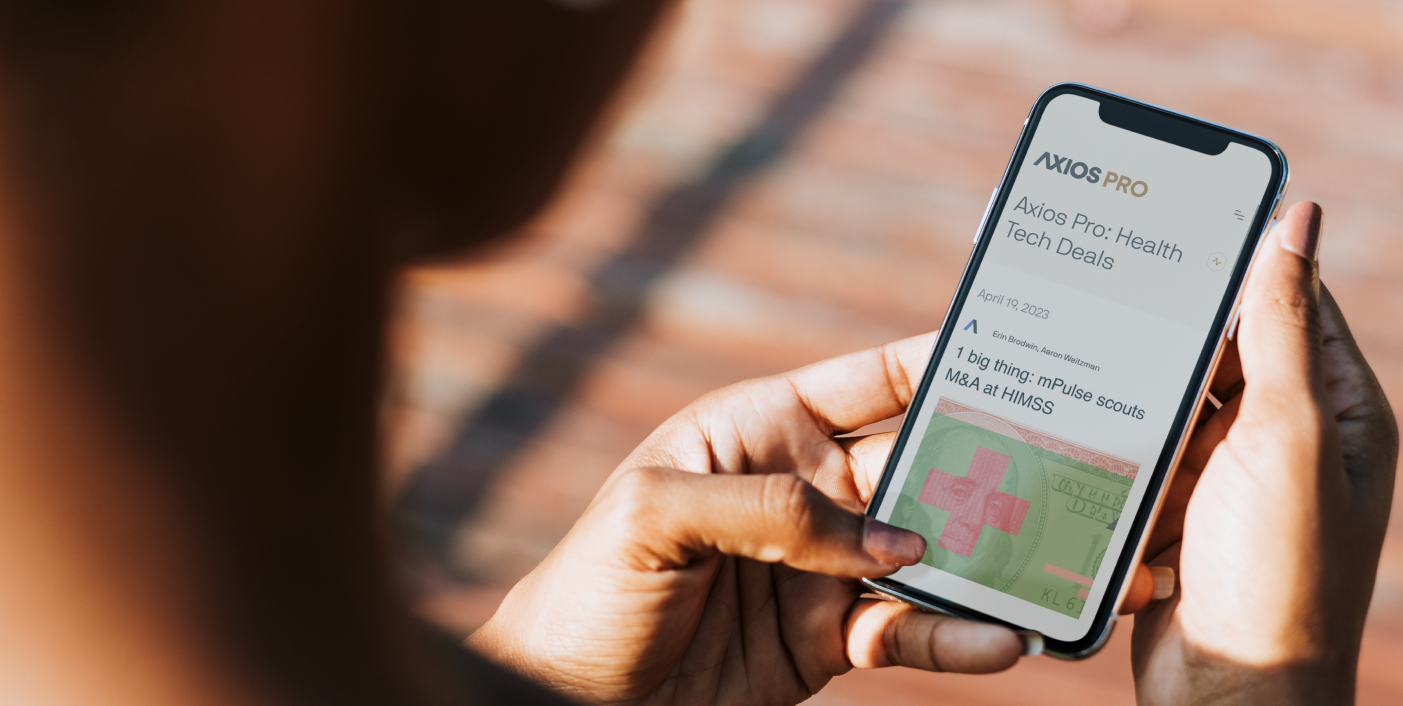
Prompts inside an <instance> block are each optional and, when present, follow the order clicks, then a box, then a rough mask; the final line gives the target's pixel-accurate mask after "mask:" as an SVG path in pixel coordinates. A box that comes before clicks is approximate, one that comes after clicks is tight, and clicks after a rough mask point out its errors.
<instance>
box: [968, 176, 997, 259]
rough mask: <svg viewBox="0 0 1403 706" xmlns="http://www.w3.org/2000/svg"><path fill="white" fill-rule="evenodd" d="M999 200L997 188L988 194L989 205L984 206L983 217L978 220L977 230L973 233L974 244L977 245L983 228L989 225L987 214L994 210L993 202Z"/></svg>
mask: <svg viewBox="0 0 1403 706" xmlns="http://www.w3.org/2000/svg"><path fill="white" fill-rule="evenodd" d="M998 198H999V187H997V186H996V187H994V191H993V193H991V194H989V203H988V204H987V205H985V206H984V216H983V217H982V218H980V219H979V230H976V231H974V244H975V245H978V244H979V236H981V235H983V234H984V226H987V225H989V212H990V211H993V210H994V202H995V201H997V200H998Z"/></svg>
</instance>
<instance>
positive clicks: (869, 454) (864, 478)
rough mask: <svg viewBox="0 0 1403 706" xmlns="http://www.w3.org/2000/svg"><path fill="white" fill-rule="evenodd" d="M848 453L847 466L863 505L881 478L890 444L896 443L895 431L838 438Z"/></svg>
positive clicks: (874, 490) (869, 498) (889, 452)
mask: <svg viewBox="0 0 1403 706" xmlns="http://www.w3.org/2000/svg"><path fill="white" fill-rule="evenodd" d="M838 442H839V444H841V445H842V447H843V451H844V452H845V453H847V455H848V468H849V469H850V470H851V474H852V480H853V485H854V486H855V487H856V488H857V495H858V498H859V499H860V500H861V501H862V505H863V506H864V507H865V506H866V505H867V502H868V501H869V500H871V499H872V494H873V493H874V492H876V490H877V484H878V483H880V482H881V480H882V472H883V471H884V470H886V467H887V456H888V455H890V454H891V447H892V444H895V443H896V432H887V433H884V434H873V435H871V436H856V437H848V438H844V439H839V440H838Z"/></svg>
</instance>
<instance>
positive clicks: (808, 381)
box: [783, 333, 937, 433]
mask: <svg viewBox="0 0 1403 706" xmlns="http://www.w3.org/2000/svg"><path fill="white" fill-rule="evenodd" d="M936 335H937V334H935V333H928V334H925V335H923V336H916V337H915V338H908V339H905V340H902V341H896V342H894V343H888V344H885V345H881V346H877V347H875V348H868V349H867V350H862V351H858V352H856V353H850V354H848V355H844V356H839V357H837V358H831V359H829V360H825V361H823V362H820V363H815V364H813V365H810V366H808V367H805V368H800V369H798V370H795V371H793V372H790V373H786V374H785V375H784V376H783V377H784V379H785V380H786V381H788V382H789V384H790V385H792V386H793V388H794V392H795V394H797V395H798V396H799V399H800V400H801V401H802V402H803V404H804V406H805V407H806V408H807V409H808V410H809V413H810V414H812V415H813V417H814V419H815V420H817V421H818V422H819V423H820V424H822V425H824V426H825V427H827V429H828V431H829V432H830V433H840V432H846V431H853V430H855V429H861V428H862V427H865V426H867V425H868V424H873V423H875V422H880V421H882V420H884V419H891V418H892V417H895V416H896V415H898V414H901V413H902V412H904V411H906V407H907V405H909V404H911V397H912V395H913V394H914V393H915V389H916V387H917V386H918V385H919V384H920V380H921V374H922V373H924V372H925V369H926V364H927V363H928V362H929V361H930V355H931V350H932V349H933V348H934V346H935V339H936Z"/></svg>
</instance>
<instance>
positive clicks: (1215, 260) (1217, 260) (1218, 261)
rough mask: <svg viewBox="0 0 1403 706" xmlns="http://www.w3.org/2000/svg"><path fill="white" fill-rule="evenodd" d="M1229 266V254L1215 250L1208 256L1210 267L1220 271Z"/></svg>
mask: <svg viewBox="0 0 1403 706" xmlns="http://www.w3.org/2000/svg"><path fill="white" fill-rule="evenodd" d="M1227 266H1228V256H1227V255H1224V254H1223V253H1220V252H1215V253H1213V254H1212V255H1209V256H1208V269H1210V270H1213V271H1214V272H1218V271H1220V270H1222V269H1223V268H1224V267H1227Z"/></svg>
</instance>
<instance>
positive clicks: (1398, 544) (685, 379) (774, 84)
mask: <svg viewBox="0 0 1403 706" xmlns="http://www.w3.org/2000/svg"><path fill="white" fill-rule="evenodd" d="M1069 80H1071V81H1079V82H1083V83H1089V84H1092V85H1096V86H1100V87H1103V88H1107V89H1110V90H1112V91H1117V92H1120V93H1124V94H1127V95H1130V96H1133V97H1136V98H1140V99H1143V100H1146V101H1149V102H1152V103H1156V104H1160V105H1164V106H1167V107H1171V108H1174V109H1177V110H1180V111H1182V112H1186V113H1189V114H1192V115H1197V116H1200V117H1203V118H1207V119H1210V120H1214V121H1218V122H1222V123H1225V124H1227V125H1231V126H1234V127H1237V128H1240V129H1244V130H1247V131H1250V132H1254V133H1257V134H1260V135H1262V136H1265V137H1267V138H1268V139H1271V140H1273V141H1275V142H1276V143H1277V144H1279V145H1280V146H1281V147H1282V148H1283V150H1284V151H1285V152H1286V154H1287V157H1288V158H1289V160H1290V162H1291V166H1292V173H1293V179H1292V186H1291V190H1290V192H1289V194H1288V200H1289V201H1296V200H1300V199H1313V200H1316V201H1319V202H1320V203H1322V204H1323V205H1324V206H1325V208H1326V212H1327V216H1326V230H1325V240H1324V246H1323V253H1322V256H1321V259H1322V265H1321V266H1322V270H1323V275H1324V279H1325V282H1326V284H1327V285H1328V286H1329V287H1330V288H1331V289H1332V290H1333V291H1334V293H1335V295H1336V297H1337V298H1338V299H1339V300H1340V302H1341V304H1342V305H1343V307H1344V309H1345V312H1346V314H1347V315H1349V316H1350V318H1351V322H1352V325H1353V328H1354V331H1355V333H1356V335H1357V336H1358V338H1359V341H1360V344H1361V345H1362V346H1363V348H1364V351H1365V353H1366V355H1367V356H1368V357H1369V359H1370V361H1371V362H1372V363H1373V365H1374V368H1375V370H1376V371H1377V372H1378V374H1379V376H1380V378H1381V379H1382V381H1383V383H1384V386H1385V387H1386V389H1387V390H1388V392H1389V395H1390V397H1391V398H1392V399H1393V400H1395V401H1398V400H1403V326H1400V322H1401V321H1403V277H1400V275H1399V274H1398V270H1399V266H1400V264H1403V238H1399V237H1398V236H1399V233H1400V230H1401V229H1400V224H1403V209H1399V208H1398V206H1399V205H1400V204H1403V199H1400V195H1403V2H1399V1H1398V0H1336V1H1335V2H1308V1H1306V0H1269V1H1268V0H1246V1H1240V2H1230V1H1226V0H1077V1H1075V2H1070V1H1053V0H1048V1H1043V2H1038V1H1013V0H979V1H968V0H687V2H686V4H685V5H684V6H682V8H681V9H680V11H679V16H678V18H677V21H676V25H675V27H674V28H673V31H672V32H671V33H670V35H669V36H668V37H667V39H666V40H665V41H661V42H660V43H659V45H658V46H657V47H656V50H655V51H653V52H652V53H651V54H650V56H649V58H648V60H647V61H646V62H645V65H644V66H643V67H641V69H640V71H639V73H638V76H637V77H636V78H635V80H634V81H633V84H632V87H631V89H630V91H629V95H628V98H627V100H624V101H621V104H622V106H623V107H622V108H621V110H619V111H618V112H617V115H616V116H615V119H614V120H613V121H612V129H611V130H609V131H608V132H607V133H606V134H603V135H602V136H601V138H600V139H599V140H597V141H596V143H595V144H594V145H593V146H592V147H591V149H590V150H589V152H588V154H587V155H586V157H585V158H584V159H583V160H582V162H581V164H580V165H579V166H578V168H577V170H576V172H575V173H574V174H573V176H572V177H571V179H570V181H569V184H568V185H567V187H566V188H565V189H564V190H563V191H562V193H561V194H560V195H559V197H558V198H557V200H556V202H555V203H554V204H553V206H551V208H550V209H549V211H548V212H547V213H546V214H545V215H543V216H542V217H541V218H540V219H538V220H537V221H536V222H534V223H532V224H531V225H530V226H528V227H527V228H525V229H524V232H523V233H522V234H521V235H520V236H519V237H517V238H515V239H513V240H511V241H510V242H508V243H505V244H503V245H500V246H498V247H495V248H493V249H490V250H488V251H486V252H478V253H474V254H473V256H472V257H468V258H464V259H463V260H462V261H461V262H456V263H446V264H443V265H439V266H434V267H425V268H420V269H416V270H414V271H412V272H409V273H407V275H406V276H405V278H404V281H403V287H402V296H401V304H400V309H399V313H398V317H397V322H396V325H395V329H394V332H393V337H392V341H391V345H392V347H393V351H394V354H393V367H392V370H391V371H390V375H391V376H392V382H393V384H392V388H391V393H390V395H389V397H388V398H387V400H386V405H385V424H386V426H387V428H388V429H389V434H390V439H391V444H390V446H389V448H388V449H387V452H386V454H387V458H386V464H385V465H386V469H387V470H386V482H387V484H388V485H390V486H391V487H392V488H393V489H394V490H395V491H396V492H397V493H398V497H399V498H400V502H399V507H398V509H397V512H398V513H399V515H400V517H401V518H402V519H403V520H404V524H405V527H406V529H407V534H408V536H409V541H410V543H411V545H412V548H413V551H414V554H415V559H416V560H415V562H413V567H414V568H413V569H412V576H411V577H410V578H411V581H412V583H413V585H414V586H415V588H416V590H417V591H418V592H419V599H420V605H421V608H422V610H423V611H424V612H425V613H426V614H428V615H430V616H432V617H434V618H435V619H437V620H439V621H440V622H442V623H443V624H445V625H447V626H449V627H450V628H451V629H453V630H456V631H458V632H460V633H463V634H466V633H467V632H469V631H471V630H472V629H473V628H474V627H475V626H477V625H478V624H480V623H481V622H482V621H484V620H485V619H486V618H487V617H488V616H489V615H491V613H492V611H493V610H494V609H495V607H496V605H497V604H498V602H499V601H500V600H501V598H502V596H503V595H504V594H505V592H506V590H507V589H508V588H509V587H510V586H511V585H512V583H514V582H515V581H516V580H517V579H519V578H520V577H521V576H523V575H524V574H525V573H526V572H528V571H530V569H531V568H532V567H533V566H534V565H535V564H536V563H537V562H538V561H539V560H540V559H541V558H542V557H544V556H545V555H546V553H547V552H549V551H550V550H551V548H552V547H553V546H554V545H555V543H556V542H557V541H558V540H559V539H560V538H561V537H562V536H564V534H565V532H566V531H567V530H568V529H569V528H570V526H571V524H572V523H573V522H574V520H575V518H576V517H578V515H579V514H580V513H581V512H582V511H583V509H584V508H585V506H586V505H587V504H588V502H589V500H590V498H591V497H592V496H593V495H594V493H595V491H596V490H597V489H598V487H599V486H600V484H601V483H602V482H603V480H604V479H605V477H606V476H607V475H608V474H609V473H610V472H611V471H612V470H613V468H614V467H615V465H616V464H617V463H618V462H619V461H620V460H621V459H622V458H623V457H624V456H625V455H626V454H627V453H628V452H629V451H630V450H632V448H633V447H634V446H636V445H637V444H638V443H639V442H640V441H642V440H643V438H644V437H645V436H646V435H647V434H648V433H649V432H650V431H651V430H652V429H653V428H654V427H655V426H656V425H658V424H659V423H660V422H662V421H663V420H664V419H666V418H667V417H668V416H670V415H671V414H672V413H674V412H675V411H677V410H678V409H679V408H681V407H682V406H684V405H685V404H687V403H688V402H689V401H691V400H693V399H695V398H696V397H698V396H700V395H702V394H704V393H705V392H707V391H709V390H712V389H714V388H717V387H721V386H724V385H727V384H729V383H732V382H736V381H739V380H742V379H745V378H749V377H754V376H759V375H765V374H770V373H774V372H778V371H782V370H787V369H790V368H794V367H798V366H801V365H804V364H806V363H809V362H813V361H815V360H819V359H822V358H825V357H828V356H833V355H837V354H840V353H844V352H847V351H851V350H855V349H858V348H862V347H865V346H869V345H873V344H877V343H882V342H885V341H889V340H894V339H898V338H902V337H905V336H910V335H914V334H917V333H921V332H925V331H928V330H931V329H933V328H935V327H937V326H938V325H939V324H940V321H941V317H942V315H943V314H944V311H945V307H946V305H947V304H948V302H949V298H950V295H951V293H952V292H953V289H954V286H955V283H956V281H957V279H958V277H959V274H960V272H961V269H962V267H963V265H964V263H965V260H966V258H967V257H968V254H969V249H970V239H971V237H972V236H973V235H974V230H975V227H976V225H977V224H978V220H979V217H980V214H981V212H982V210H983V207H984V205H985V202H986V200H987V198H988V196H989V192H990V190H991V189H992V188H993V187H994V186H995V185H996V183H997V182H998V179H999V177H1000V175H1001V173H1002V170H1003V168H1004V165H1005V163H1006V160H1007V159H1008V155H1009V153H1010V151H1011V150H1012V147H1013V144H1014V141H1015V139H1016V137H1017V135H1018V133H1019V129H1020V127H1021V124H1022V122H1023V118H1024V117H1025V115H1026V113H1027V110H1028V109H1029V107H1030V106H1031V104H1032V102H1033V100H1034V99H1035V98H1036V97H1037V95H1038V94H1039V93H1040V92H1041V91H1042V90H1043V89H1045V88H1046V87H1047V86H1049V85H1051V84H1053V83H1056V82H1060V81H1069ZM886 428H894V424H888V425H887V427H886ZM1401 487H1403V486H1401ZM1129 628H1130V625H1129V623H1128V621H1127V622H1122V624H1121V625H1120V626H1119V628H1118V630H1117V632H1116V634H1115V637H1114V639H1113V640H1112V642H1111V644H1110V645H1109V647H1107V648H1106V649H1105V650H1104V652H1102V653H1101V654H1100V655H1098V656H1097V657H1095V658H1093V659H1090V660H1087V661H1085V662H1080V663H1075V664H1068V663H1063V662H1058V661H1054V660H1051V659H1047V658H1039V659H1033V660H1024V661H1023V663H1022V664H1020V665H1019V666H1018V667H1016V668H1015V669H1013V670H1011V671H1010V672H1007V673H1005V674H1001V675H998V676H993V677H964V676H956V675H943V674H922V673H917V672H914V671H909V670H899V669H890V670H881V671H876V672H867V673H859V672H854V673H852V674H850V675H848V676H845V677H841V678H839V679H837V680H835V682H834V683H833V684H832V685H831V686H830V687H829V689H828V690H826V691H825V692H823V693H822V694H820V695H819V696H818V697H816V698H815V699H814V700H813V702H814V703H819V704H847V703H853V704H857V703H864V704H871V703H885V704H889V705H891V706H899V705H902V704H917V703H920V704H926V703H932V702H935V703H945V704H1015V703H1017V704H1023V703H1030V702H1036V703H1038V704H1040V705H1041V706H1055V705H1057V704H1064V703H1065V704H1078V705H1079V706H1080V705H1084V704H1087V703H1097V704H1121V703H1123V704H1130V703H1133V702H1134V694H1133V684H1132V681H1131V675H1130V669H1129V639H1128V638H1129V632H1130V631H1129ZM1399 664H1403V517H1395V519H1394V521H1393V523H1392V526H1391V528H1390V535H1389V540H1388V543H1387V544H1386V545H1385V550H1384V556H1383V563H1382V567H1381V570H1380V575H1379V582H1378V588H1377V590H1376V591H1375V594H1374V601H1373V606H1372V610H1371V613H1370V622H1369V625H1368V629H1367V631H1366V633H1365V642H1364V653H1363V664H1362V673H1361V679H1360V699H1359V700H1360V703H1364V704H1384V703H1403V670H1401V669H1398V668H1397V666H1396V665H1399Z"/></svg>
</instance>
